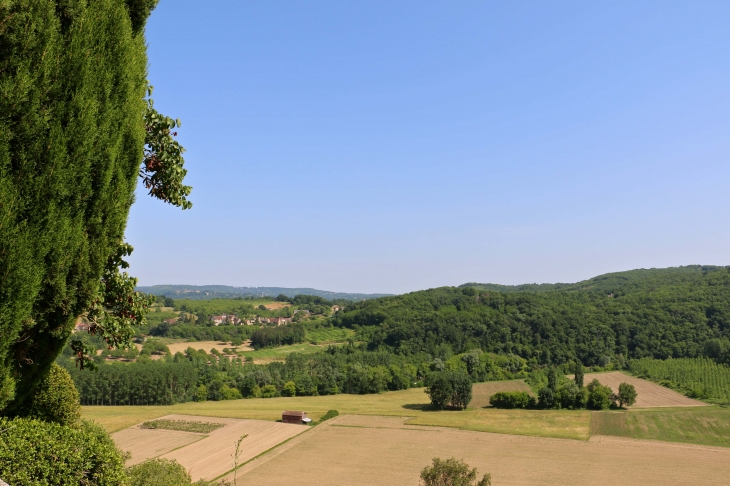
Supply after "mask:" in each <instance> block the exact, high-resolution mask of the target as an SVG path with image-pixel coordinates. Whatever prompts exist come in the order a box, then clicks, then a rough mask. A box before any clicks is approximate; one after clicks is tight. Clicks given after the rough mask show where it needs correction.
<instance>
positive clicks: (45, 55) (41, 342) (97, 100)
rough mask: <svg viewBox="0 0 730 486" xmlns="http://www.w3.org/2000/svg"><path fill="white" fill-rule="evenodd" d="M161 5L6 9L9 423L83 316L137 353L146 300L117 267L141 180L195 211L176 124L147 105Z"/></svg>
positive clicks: (1, 234) (81, 1) (1, 371)
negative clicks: (154, 18) (134, 341)
mask: <svg viewBox="0 0 730 486" xmlns="http://www.w3.org/2000/svg"><path fill="white" fill-rule="evenodd" d="M156 3H157V0H126V1H125V0H93V1H91V0H12V1H0V413H2V414H13V413H14V411H17V410H20V409H21V405H22V404H23V402H24V401H25V400H26V399H27V398H28V397H29V396H31V394H32V393H33V391H34V388H35V386H36V384H37V383H38V382H39V380H41V379H42V378H43V377H44V376H45V375H46V374H47V372H48V370H49V368H50V366H51V363H53V361H54V359H55V358H56V356H57V355H58V353H59V352H60V351H61V349H62V347H63V346H64V344H65V343H66V341H67V340H68V338H69V335H70V334H71V331H72V329H73V327H74V323H75V322H76V320H77V318H79V316H82V315H83V316H84V317H85V319H86V320H87V322H89V324H90V326H91V332H93V333H96V334H99V335H101V336H102V337H103V338H104V339H105V340H106V341H107V343H108V345H109V346H110V347H125V346H128V345H129V341H130V338H131V337H132V333H131V324H133V323H135V322H139V321H140V320H141V319H143V316H144V312H145V308H146V306H147V305H148V304H149V302H150V300H149V299H148V298H146V297H145V296H142V295H140V294H138V293H136V292H135V291H134V288H135V286H136V280H135V279H134V278H132V277H130V276H129V275H127V274H126V273H125V272H123V271H122V270H123V269H124V268H126V266H127V265H126V263H125V262H124V257H125V256H126V255H128V254H129V253H130V252H131V250H132V248H131V246H129V245H127V244H125V242H124V229H125V226H126V222H127V216H128V213H129V209H130V206H131V205H132V203H133V201H134V191H135V187H136V184H137V179H138V178H139V177H142V179H143V184H144V186H145V188H146V189H148V191H149V193H150V194H151V195H152V196H154V197H157V198H159V199H161V200H163V201H166V202H168V203H171V204H174V205H177V206H180V207H182V208H183V209H185V208H188V207H190V203H189V201H187V198H186V197H187V196H188V195H189V193H190V188H189V187H187V186H185V185H184V184H182V180H183V178H184V176H185V170H184V169H183V168H182V163H183V159H182V147H180V146H179V145H178V144H177V142H175V141H174V135H175V133H174V129H175V128H176V127H177V126H178V125H179V121H176V120H172V119H170V118H168V117H165V116H163V115H161V114H159V113H158V112H157V111H156V110H155V109H154V107H153V105H152V102H151V100H150V99H149V96H148V95H149V94H151V93H150V92H149V86H148V83H147V79H146V78H147V76H146V75H147V57H146V46H145V39H144V25H145V21H146V19H147V17H148V15H149V13H150V12H151V10H152V9H153V8H154V6H155V4H156ZM74 350H75V351H76V352H77V355H78V358H79V360H80V362H81V364H82V365H83V364H84V363H85V362H86V360H87V359H88V356H87V354H86V352H87V350H86V349H85V348H84V346H83V344H82V343H80V342H77V343H75V347H74Z"/></svg>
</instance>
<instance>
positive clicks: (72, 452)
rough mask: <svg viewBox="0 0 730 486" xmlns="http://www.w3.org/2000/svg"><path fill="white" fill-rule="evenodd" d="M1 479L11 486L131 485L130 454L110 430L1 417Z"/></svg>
mask: <svg viewBox="0 0 730 486" xmlns="http://www.w3.org/2000/svg"><path fill="white" fill-rule="evenodd" d="M0 478H2V479H3V480H4V481H5V482H7V483H8V484H11V485H21V484H22V485H26V486H35V485H54V484H59V485H60V484H64V485H66V484H69V485H71V484H75V485H80V486H86V485H89V486H90V485H94V486H120V485H125V484H127V475H126V474H125V472H124V459H123V458H122V455H121V454H120V452H119V451H118V450H117V448H116V447H115V446H114V442H113V441H112V440H111V438H110V437H109V436H108V435H107V434H106V432H104V430H103V429H102V428H101V427H99V426H98V425H96V424H93V423H91V422H85V421H83V422H81V423H80V424H79V426H78V427H68V426H64V425H59V424H54V423H48V422H41V421H40V420H35V419H27V418H16V419H12V420H10V419H7V418H0Z"/></svg>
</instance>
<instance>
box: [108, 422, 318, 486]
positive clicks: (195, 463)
mask: <svg viewBox="0 0 730 486" xmlns="http://www.w3.org/2000/svg"><path fill="white" fill-rule="evenodd" d="M163 418H165V419H169V420H187V421H196V420H197V421H200V422H218V423H221V422H222V423H225V424H226V425H225V426H223V427H221V428H220V429H217V430H214V431H213V432H211V433H210V434H207V435H204V434H193V433H190V432H177V431H170V430H161V429H156V430H151V429H139V428H137V427H131V428H129V429H125V430H122V431H120V432H117V433H116V434H114V435H113V438H114V440H115V442H116V443H117V445H118V446H119V447H120V448H121V449H122V450H131V452H132V460H131V462H130V464H136V463H139V462H142V461H143V460H145V459H150V458H153V457H162V458H165V459H174V460H176V461H177V462H179V463H180V464H182V465H183V466H184V467H185V469H187V470H188V472H189V473H190V475H191V476H192V478H193V481H197V480H198V479H208V480H210V479H213V478H216V477H218V476H220V475H221V474H224V473H226V472H227V471H230V470H231V469H233V459H232V456H233V453H234V451H235V449H236V441H237V440H238V438H239V437H241V436H242V435H244V434H248V437H246V438H245V439H243V442H241V449H240V450H241V453H240V455H239V464H242V463H244V462H246V461H248V460H250V459H252V458H254V457H256V456H257V455H259V454H261V453H262V452H265V451H267V450H269V449H271V448H272V447H274V446H276V445H277V444H280V443H281V442H284V441H285V440H287V439H290V438H292V437H294V436H295V435H297V434H300V433H301V432H304V431H306V430H308V429H310V427H308V426H306V425H293V424H283V423H280V422H268V421H263V420H238V419H225V418H219V417H215V418H212V417H198V416H191V415H168V416H165V417H163ZM186 441H187V442H186Z"/></svg>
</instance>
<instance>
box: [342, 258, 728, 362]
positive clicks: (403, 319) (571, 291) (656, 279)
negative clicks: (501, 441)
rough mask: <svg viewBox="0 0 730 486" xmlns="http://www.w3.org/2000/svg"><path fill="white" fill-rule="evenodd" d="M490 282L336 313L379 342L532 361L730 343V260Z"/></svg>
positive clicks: (695, 349)
mask: <svg viewBox="0 0 730 486" xmlns="http://www.w3.org/2000/svg"><path fill="white" fill-rule="evenodd" d="M486 287H487V288H485V286H483V285H480V286H475V287H464V288H454V287H444V288H437V289H430V290H425V291H419V292H413V293H410V294H405V295H399V296H393V297H383V298H379V299H373V300H368V301H364V302H357V303H352V304H349V305H348V306H347V307H346V308H345V309H344V311H341V312H339V313H338V314H337V315H336V316H335V318H334V322H335V325H337V326H342V327H348V328H352V329H355V330H357V331H358V333H359V335H360V336H361V337H362V339H363V340H366V341H367V342H368V347H369V349H371V350H376V349H389V350H392V351H394V352H397V353H403V354H410V353H419V352H427V353H429V354H432V355H433V356H436V357H442V356H445V357H448V356H450V355H451V354H454V353H456V354H458V353H464V352H467V351H469V350H471V349H475V348H478V349H481V350H482V351H488V352H492V353H496V354H500V355H517V356H520V357H522V358H525V359H526V360H528V361H529V362H530V365H531V366H533V367H534V366H544V365H554V364H564V363H569V362H573V361H575V360H576V359H577V360H579V361H580V362H581V363H582V364H585V365H586V366H606V365H607V364H609V363H616V364H618V365H621V363H624V362H625V360H626V359H636V358H644V357H651V358H656V359H667V358H675V359H676V358H683V357H699V356H701V355H703V354H704V353H713V355H716V356H718V359H720V360H722V359H724V358H723V356H725V354H726V351H725V350H726V349H730V345H728V344H727V343H728V342H730V311H727V310H726V309H730V269H729V268H727V267H700V266H691V267H680V268H671V269H661V270H656V269H653V270H650V271H649V270H636V271H631V272H621V273H617V274H609V275H604V276H600V277H596V278H594V279H590V280H588V281H585V282H580V283H578V284H571V285H567V284H561V285H557V286H548V287H546V288H542V287H540V286H537V287H535V286H525V289H524V290H520V289H518V288H511V287H500V286H496V287H495V288H491V287H489V286H486ZM713 340H717V341H713ZM711 341H713V342H714V344H712V345H706V344H707V343H708V342H711ZM729 355H730V354H729Z"/></svg>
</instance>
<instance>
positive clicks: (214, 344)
mask: <svg viewBox="0 0 730 486" xmlns="http://www.w3.org/2000/svg"><path fill="white" fill-rule="evenodd" d="M167 348H168V349H169V350H170V353H172V354H175V353H177V352H180V353H184V352H185V350H186V349H188V348H193V349H195V350H196V351H197V350H198V349H202V350H204V351H205V352H206V353H210V350H211V349H213V348H215V349H217V350H218V351H220V352H223V349H224V348H229V349H235V350H238V351H253V348H252V347H251V346H250V345H249V344H248V343H244V344H243V345H241V346H238V347H233V346H232V345H231V343H226V342H223V341H182V342H180V341H178V342H173V343H170V344H168V345H167Z"/></svg>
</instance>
